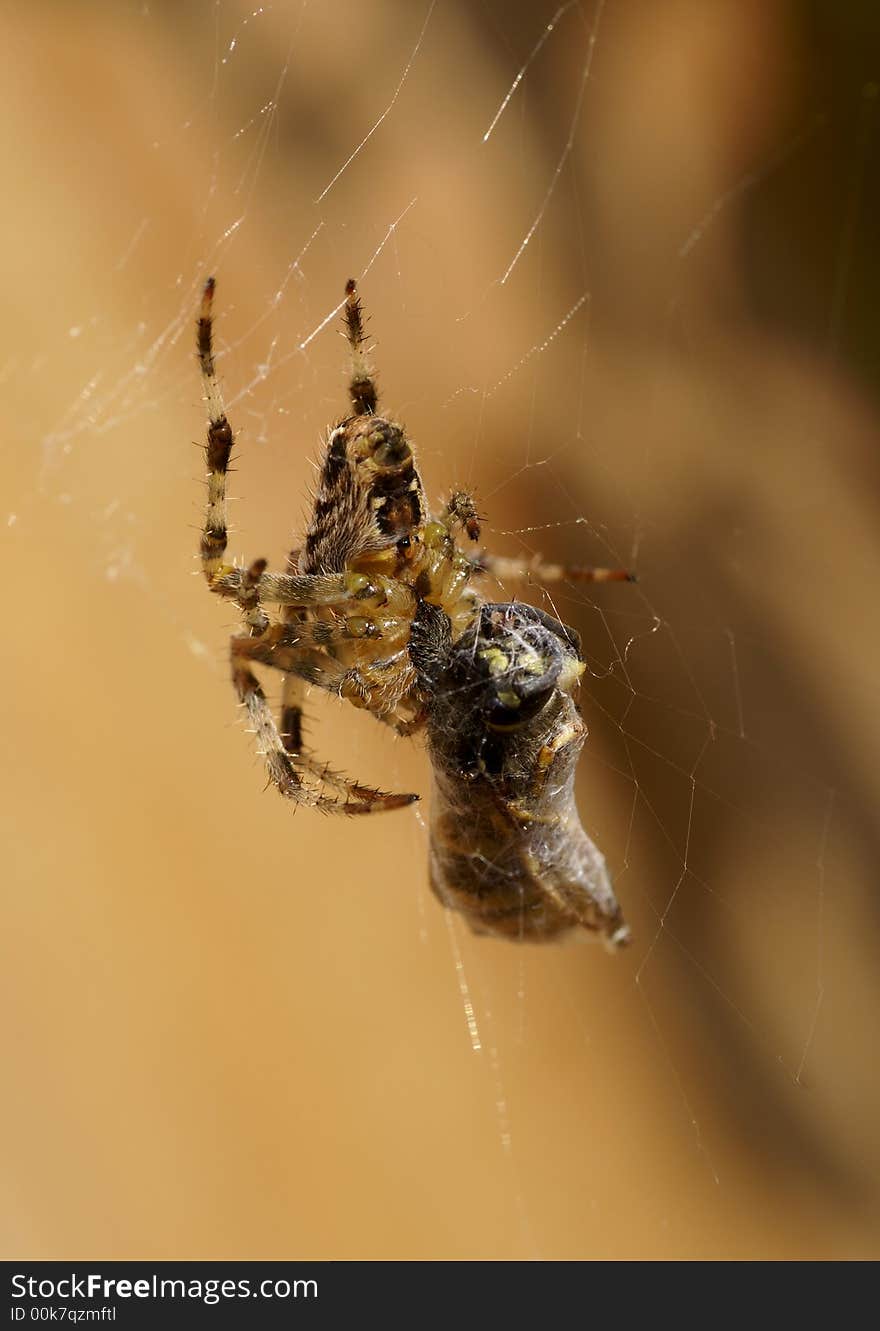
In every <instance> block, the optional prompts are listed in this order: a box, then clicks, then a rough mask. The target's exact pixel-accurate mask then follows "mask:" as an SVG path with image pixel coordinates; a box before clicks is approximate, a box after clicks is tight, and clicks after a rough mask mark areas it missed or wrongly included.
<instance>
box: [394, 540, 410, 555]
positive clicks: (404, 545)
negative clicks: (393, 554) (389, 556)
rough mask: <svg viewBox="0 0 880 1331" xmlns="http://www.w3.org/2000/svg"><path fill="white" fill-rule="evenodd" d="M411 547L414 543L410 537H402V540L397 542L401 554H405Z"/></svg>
mask: <svg viewBox="0 0 880 1331" xmlns="http://www.w3.org/2000/svg"><path fill="white" fill-rule="evenodd" d="M411 545H412V541H411V540H410V538H409V537H408V536H402V537H401V538H400V540H399V541H398V542H397V548H398V550H399V551H400V553H401V554H404V553H405V552H406V551H407V550H408V549H409V547H410V546H411Z"/></svg>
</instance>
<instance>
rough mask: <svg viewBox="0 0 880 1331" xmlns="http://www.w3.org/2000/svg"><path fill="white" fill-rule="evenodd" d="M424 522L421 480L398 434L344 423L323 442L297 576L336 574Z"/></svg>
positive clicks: (374, 419) (370, 421) (379, 423)
mask: <svg viewBox="0 0 880 1331" xmlns="http://www.w3.org/2000/svg"><path fill="white" fill-rule="evenodd" d="M425 518H426V505H425V495H424V488H423V486H422V480H421V477H420V475H419V472H418V468H417V467H416V462H415V457H414V455H413V451H412V448H411V446H410V444H409V442H408V440H407V438H406V434H405V433H404V430H403V428H402V427H401V426H400V425H397V424H396V423H395V422H393V421H389V420H386V419H385V418H384V417H382V416H370V415H362V416H351V417H349V419H348V420H346V421H343V422H342V424H341V425H338V426H337V427H336V429H335V430H333V432H332V433H331V435H330V439H329V441H328V444H327V450H326V453H325V455H324V462H323V465H322V468H321V477H320V481H319V485H318V493H317V495H316V496H315V506H314V510H313V514H312V521H311V523H310V525H309V529H308V532H307V533H306V541H305V546H304V548H303V555H302V561H301V564H300V568H301V570H302V571H303V572H307V573H308V572H318V571H321V572H341V571H342V570H343V569H345V568H346V567H348V566H349V565H350V564H351V563H352V561H354V560H356V559H357V558H358V557H359V556H360V555H363V554H369V553H371V552H374V551H377V550H385V549H388V548H389V547H390V546H393V545H396V544H397V542H398V541H400V540H401V539H403V538H404V537H405V536H407V535H409V533H410V532H412V531H414V530H415V529H416V528H418V527H419V526H420V525H421V524H422V523H423V522H424V521H425Z"/></svg>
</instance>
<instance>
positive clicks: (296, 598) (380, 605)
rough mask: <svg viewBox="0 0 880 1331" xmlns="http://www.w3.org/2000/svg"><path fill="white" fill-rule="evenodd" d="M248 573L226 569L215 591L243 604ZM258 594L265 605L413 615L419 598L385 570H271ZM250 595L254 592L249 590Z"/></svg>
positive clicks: (262, 577)
mask: <svg viewBox="0 0 880 1331" xmlns="http://www.w3.org/2000/svg"><path fill="white" fill-rule="evenodd" d="M246 580H247V573H246V572H245V571H244V570H243V569H240V568H227V569H224V570H223V571H222V572H221V573H220V575H219V577H217V578H215V580H214V582H213V584H212V591H215V592H217V594H218V595H219V596H226V597H228V598H229V599H230V600H232V601H238V602H239V603H241V596H242V590H243V586H244V584H245V582H246ZM255 590H256V597H257V600H258V601H259V602H260V603H261V604H264V605H265V604H270V605H283V606H295V607H297V608H299V609H302V610H305V609H309V608H315V607H318V606H332V607H337V606H342V605H345V604H346V603H347V602H351V603H352V604H353V605H355V606H358V607H360V608H361V611H362V613H363V614H369V613H370V612H371V611H373V610H377V609H383V610H385V611H387V613H388V614H392V615H401V614H406V613H409V614H412V612H413V609H414V607H415V597H414V593H413V590H412V588H411V587H409V586H407V584H406V583H405V582H401V581H400V580H399V579H398V578H392V577H388V576H387V575H386V574H382V573H370V574H369V575H368V574H366V573H354V572H348V573H271V572H264V573H262V574H261V575H260V577H259V579H258V580H257V583H256V588H255ZM249 594H250V593H249Z"/></svg>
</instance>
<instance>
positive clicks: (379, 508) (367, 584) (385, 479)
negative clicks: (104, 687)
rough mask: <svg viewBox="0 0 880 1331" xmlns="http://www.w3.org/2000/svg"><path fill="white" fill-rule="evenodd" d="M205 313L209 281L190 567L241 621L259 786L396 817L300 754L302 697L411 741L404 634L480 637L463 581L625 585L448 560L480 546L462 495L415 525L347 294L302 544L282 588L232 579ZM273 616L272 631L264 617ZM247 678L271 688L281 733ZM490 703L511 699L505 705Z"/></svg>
mask: <svg viewBox="0 0 880 1331" xmlns="http://www.w3.org/2000/svg"><path fill="white" fill-rule="evenodd" d="M213 299H214V279H213V278H209V279H208V281H207V282H206V283H205V288H204V293H203V296H202V306H201V311H200V314H199V319H198V325H197V329H198V353H199V360H200V363H201V369H202V377H203V382H204V385H205V400H206V402H207V405H208V438H207V446H206V459H207V469H208V505H207V511H206V515H205V524H204V528H203V531H202V540H201V560H202V570H203V572H204V575H205V578H206V579H207V582H208V586H209V587H210V589H211V591H212V592H215V593H216V594H217V595H219V596H223V597H226V598H228V599H229V600H232V601H234V602H236V604H237V605H238V607H239V609H240V611H241V614H242V619H243V624H244V628H243V631H242V632H241V633H239V634H236V635H235V636H234V637H233V638H232V640H231V643H230V656H231V664H232V678H233V683H234V685H235V689H236V691H237V693H238V696H239V699H240V700H241V703H242V704H243V706H244V707H245V708H246V710H247V712H248V715H249V718H250V720H251V724H252V726H253V728H254V730H255V731H256V733H257V735H258V738H259V742H260V746H261V748H262V750H263V752H264V754H265V757H266V763H267V766H268V770H269V776H270V778H271V780H272V782H273V783H274V784H275V786H276V787H277V788H278V790H279V791H280V792H281V793H282V794H283V795H285V796H286V797H287V798H289V799H291V800H293V801H294V802H295V803H297V804H307V805H311V806H313V807H316V808H319V809H323V810H325V811H327V812H339V813H346V814H364V813H373V812H375V811H378V810H382V809H396V808H400V807H402V806H403V805H406V804H410V803H412V802H413V801H414V800H415V799H417V798H418V797H417V796H416V795H390V794H385V793H384V792H382V791H380V790H374V789H372V788H371V787H369V786H364V785H361V784H360V783H359V782H357V781H354V780H352V779H350V778H349V777H347V776H344V775H342V774H341V773H339V772H335V771H333V770H332V769H331V768H329V767H328V766H326V765H325V764H324V763H322V762H320V761H319V760H318V759H317V758H316V756H315V755H314V753H313V752H312V751H311V750H310V749H309V748H308V747H306V745H305V742H304V736H303V719H302V702H303V690H304V689H305V687H306V686H308V685H313V686H315V687H317V688H321V689H325V690H327V691H328V692H330V693H335V694H338V695H339V696H340V697H342V698H347V699H348V700H349V701H350V702H352V703H354V704H355V705H356V706H358V707H363V708H366V709H367V710H368V711H370V712H372V713H373V715H374V716H376V717H377V718H378V719H379V720H381V721H383V722H385V723H386V724H388V725H390V726H392V727H393V728H394V729H395V730H397V731H398V733H400V734H406V735H410V734H414V733H415V732H416V731H418V730H421V729H423V728H424V727H425V725H426V724H428V722H429V718H430V717H431V716H432V715H433V716H435V717H436V715H437V713H436V712H433V713H432V705H433V702H434V699H433V696H432V692H431V688H432V686H431V679H432V678H433V676H432V673H431V670H430V669H425V661H424V657H422V658H421V659H420V658H419V653H418V645H417V643H416V644H415V646H414V645H413V641H412V639H413V628H414V625H415V626H416V639H417V640H419V625H422V627H423V626H424V623H426V622H427V620H426V618H425V616H426V615H427V616H428V617H430V615H432V614H433V615H435V616H436V617H437V622H438V623H441V622H442V624H443V625H444V629H443V635H444V639H445V640H446V641H448V644H449V645H450V647H451V646H452V645H454V644H456V643H458V642H459V640H462V639H463V635H465V634H466V633H468V631H469V630H470V629H471V628H472V627H473V626H474V625H475V624H477V623H478V621H479V611H480V605H481V598H480V597H479V595H478V593H477V592H476V591H475V589H474V588H473V587H472V586H471V583H472V580H473V579H474V578H476V577H479V576H481V575H484V574H486V573H494V574H495V575H496V576H497V577H498V578H500V579H505V580H513V579H522V578H529V577H532V578H535V579H536V580H541V581H545V582H546V581H558V580H560V579H576V580H579V581H591V582H606V581H612V580H626V579H628V578H629V577H630V575H629V574H628V573H626V572H625V570H623V569H592V568H566V567H563V566H561V565H558V564H544V563H542V562H541V560H540V559H532V560H528V561H522V560H514V559H504V558H497V557H495V556H492V555H489V554H487V553H486V552H485V551H482V550H473V549H472V550H471V552H470V553H465V551H464V550H463V549H461V548H459V545H458V538H459V537H460V536H462V535H463V536H464V537H466V538H467V539H468V540H469V541H477V540H478V539H479V536H480V519H479V517H478V514H477V509H476V505H475V504H474V500H473V498H472V496H471V495H469V494H467V493H466V492H464V491H455V492H454V493H453V494H452V495H451V496H450V498H449V499H448V501H447V502H446V504H445V505H444V506H443V508H442V509H441V510H440V512H439V513H437V514H433V515H432V514H431V513H430V511H429V508H428V504H427V500H426V497H425V490H424V486H423V484H422V480H421V476H420V475H419V471H418V467H417V464H416V460H415V455H414V452H413V447H412V443H411V441H410V440H409V439H408V438H407V435H406V432H405V430H404V429H403V427H402V426H401V425H400V424H399V423H397V422H396V421H394V420H393V419H391V418H390V417H386V416H383V415H380V414H379V413H378V410H377V407H378V394H377V390H376V384H375V379H374V377H373V372H372V368H371V366H370V363H369V359H368V353H367V347H366V335H365V332H364V324H363V316H362V311H361V305H360V301H359V299H358V295H357V290H356V287H355V283H354V281H350V282H349V283H348V285H347V286H346V294H345V301H344V304H343V307H342V308H343V310H344V318H345V326H346V333H347V337H348V342H349V346H350V349H351V356H352V374H351V379H350V382H349V395H350V399H351V408H352V409H351V413H350V414H349V415H348V416H346V417H345V419H344V420H342V421H340V423H339V424H338V425H336V426H335V427H334V428H333V429H332V430H331V431H330V435H329V438H328V440H327V443H326V446H325V451H324V457H323V460H322V463H321V467H320V471H319V479H318V488H317V493H316V495H315V498H314V504H313V508H312V515H311V519H310V522H309V525H308V528H307V531H306V535H305V540H304V543H303V545H302V547H301V548H298V549H295V550H293V551H292V552H291V554H290V555H289V556H288V559H287V566H286V569H285V570H284V572H274V571H270V570H269V569H268V567H267V563H266V561H265V560H263V559H258V560H255V561H253V562H252V563H251V564H250V565H244V566H242V565H237V564H228V563H226V562H225V554H226V544H227V527H226V475H227V471H228V467H229V459H230V454H231V452H232V447H233V434H232V429H231V427H230V425H229V422H228V420H227V418H226V408H225V406H224V403H223V396H222V393H221V390H220V385H219V383H218V380H217V375H216V371H215V368H214V352H213V308H212V307H213ZM273 606H274V607H276V608H277V612H278V613H277V615H276V616H275V617H273V616H271V615H270V614H269V613H268V612H267V609H266V607H273ZM534 613H535V614H536V615H538V614H539V612H537V611H536V612H534ZM554 622H555V621H554ZM421 641H422V643H424V634H422V638H421ZM435 654H436V653H435ZM255 665H263V666H269V667H272V668H274V669H276V670H279V671H280V672H281V673H282V676H283V683H282V699H281V713H280V724H276V721H275V719H274V717H273V715H272V712H271V709H270V708H269V705H268V702H267V700H266V697H265V694H264V693H263V690H262V688H261V686H260V684H259V682H258V680H257V678H256V675H255V674H254V669H253V668H254V666H255ZM526 673H527V674H528V671H527V672H526ZM548 678H549V677H548ZM517 688H519V689H520V691H521V692H522V697H521V698H520V703H519V706H520V707H521V708H522V709H523V710H522V711H521V713H520V719H522V718H524V717H525V715H526V705H525V701H524V700H525V696H526V694H530V688H529V686H528V680H522V679H521V680H520V681H519V684H517V685H516V687H515V688H514V690H513V692H516V689H517ZM548 689H549V693H548V699H549V697H550V696H551V695H554V694H555V693H558V692H559V688H557V685H556V681H555V677H554V680H553V681H552V682H551V683H549V684H548ZM523 690H524V692H523ZM504 692H506V693H507V694H508V696H509V697H512V696H513V693H512V692H511V690H510V689H507V690H505V691H504ZM563 692H564V689H563ZM533 694H534V689H531V694H530V696H531V695H533ZM499 696H500V695H499ZM566 696H567V695H566ZM474 724H476V725H478V726H481V727H483V728H484V730H485V737H486V738H487V742H488V735H489V733H490V731H491V727H492V724H493V723H492V722H491V721H490V719H489V718H488V717H485V716H483V714H482V713H479V714H474ZM477 742H478V743H479V741H477ZM484 747H485V746H484ZM487 751H488V750H487ZM572 771H573V766H572Z"/></svg>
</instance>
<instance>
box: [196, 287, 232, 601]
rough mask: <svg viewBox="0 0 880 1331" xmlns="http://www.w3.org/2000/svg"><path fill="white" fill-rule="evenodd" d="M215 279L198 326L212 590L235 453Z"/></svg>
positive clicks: (206, 561)
mask: <svg viewBox="0 0 880 1331" xmlns="http://www.w3.org/2000/svg"><path fill="white" fill-rule="evenodd" d="M213 301H214V279H213V277H209V278H208V280H207V282H206V283H205V286H204V290H203V292H202V304H201V309H200V310H199V318H198V323H197V343H198V353H199V365H200V366H201V370H202V384H203V385H204V389H205V401H206V402H207V404H208V442H207V444H206V446H205V457H206V460H207V463H208V506H207V509H206V511H205V523H204V526H203V528H202V540H201V547H200V553H201V559H202V571H203V573H204V575H205V577H206V578H207V580H208V585H209V586H210V587H212V588H213V586H214V582H215V579H216V578H217V575H218V574H219V573H221V572H222V570H223V556H224V554H225V553H226V472H227V470H228V468H229V455H230V453H231V452H232V444H233V434H232V427H231V426H230V424H229V422H228V420H227V419H226V407H225V406H224V403H223V394H222V392H221V389H220V384H219V381H218V379H217V372H216V370H215V368H214V338H213V327H214V316H213V312H212V305H213Z"/></svg>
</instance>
